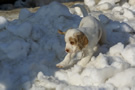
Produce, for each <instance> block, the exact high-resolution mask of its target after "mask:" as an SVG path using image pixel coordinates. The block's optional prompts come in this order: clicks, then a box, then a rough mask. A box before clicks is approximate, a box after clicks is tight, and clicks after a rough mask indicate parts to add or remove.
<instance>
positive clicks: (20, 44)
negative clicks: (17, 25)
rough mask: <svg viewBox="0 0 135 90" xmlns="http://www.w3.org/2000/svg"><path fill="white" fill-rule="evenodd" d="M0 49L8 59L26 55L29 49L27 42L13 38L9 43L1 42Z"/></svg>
mask: <svg viewBox="0 0 135 90" xmlns="http://www.w3.org/2000/svg"><path fill="white" fill-rule="evenodd" d="M0 49H1V50H2V51H3V52H5V54H7V57H8V58H9V59H16V58H18V57H19V58H20V57H26V56H27V53H28V50H29V44H28V43H26V42H25V41H23V40H22V41H21V40H15V41H13V42H10V43H6V44H5V43H1V44H0Z"/></svg>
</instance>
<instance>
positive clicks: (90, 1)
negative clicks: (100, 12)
mask: <svg viewBox="0 0 135 90" xmlns="http://www.w3.org/2000/svg"><path fill="white" fill-rule="evenodd" d="M95 1H96V0H84V4H85V5H87V6H88V7H89V8H90V7H92V6H94V5H95V4H96V2H95Z"/></svg>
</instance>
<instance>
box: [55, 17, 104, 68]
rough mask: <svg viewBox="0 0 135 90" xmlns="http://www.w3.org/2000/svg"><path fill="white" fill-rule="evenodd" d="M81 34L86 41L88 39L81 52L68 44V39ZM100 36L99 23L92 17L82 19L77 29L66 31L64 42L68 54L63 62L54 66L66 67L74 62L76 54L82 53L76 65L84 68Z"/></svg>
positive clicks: (100, 28)
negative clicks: (84, 36)
mask: <svg viewBox="0 0 135 90" xmlns="http://www.w3.org/2000/svg"><path fill="white" fill-rule="evenodd" d="M80 31H81V32H83V33H84V34H85V35H86V37H87V39H88V45H87V46H86V47H84V48H83V49H82V50H81V51H79V50H77V47H76V46H74V45H71V44H70V42H69V37H71V36H72V37H73V35H74V34H75V33H77V32H80ZM101 35H102V27H101V25H100V23H99V21H98V20H97V19H96V18H94V17H92V16H87V17H84V18H83V19H82V20H81V22H80V25H79V28H78V29H69V30H67V32H66V34H65V41H66V47H65V48H66V49H67V48H68V49H69V50H70V52H68V53H67V55H66V56H65V58H64V60H63V61H62V62H60V63H58V64H57V65H56V66H57V67H59V68H63V67H67V66H69V65H70V64H72V63H73V62H74V61H73V60H74V57H75V56H76V54H78V52H82V55H81V57H80V61H79V62H78V63H77V64H78V65H80V66H82V67H85V65H86V64H87V63H88V62H89V61H90V59H91V57H92V55H93V53H94V48H95V47H96V46H97V44H98V42H99V40H100V39H101Z"/></svg>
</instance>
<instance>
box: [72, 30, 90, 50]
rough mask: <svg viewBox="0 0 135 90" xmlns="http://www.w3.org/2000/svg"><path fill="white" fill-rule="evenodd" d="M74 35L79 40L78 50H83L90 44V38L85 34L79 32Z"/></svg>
mask: <svg viewBox="0 0 135 90" xmlns="http://www.w3.org/2000/svg"><path fill="white" fill-rule="evenodd" d="M74 35H75V38H76V39H77V46H78V48H79V49H80V50H82V49H83V48H84V47H85V46H86V45H87V44H88V38H87V37H86V36H85V34H84V33H83V32H77V33H75V34H74Z"/></svg>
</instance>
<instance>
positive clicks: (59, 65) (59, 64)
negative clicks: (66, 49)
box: [56, 53, 74, 68]
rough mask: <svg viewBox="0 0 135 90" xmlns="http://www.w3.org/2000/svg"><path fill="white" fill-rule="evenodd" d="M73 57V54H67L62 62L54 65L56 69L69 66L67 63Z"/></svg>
mask: <svg viewBox="0 0 135 90" xmlns="http://www.w3.org/2000/svg"><path fill="white" fill-rule="evenodd" d="M73 57H74V54H71V53H68V54H67V55H66V56H65V58H64V60H63V61H61V62H60V63H58V64H56V67H58V68H64V67H66V66H68V65H69V62H70V61H71V60H72V58H73Z"/></svg>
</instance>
